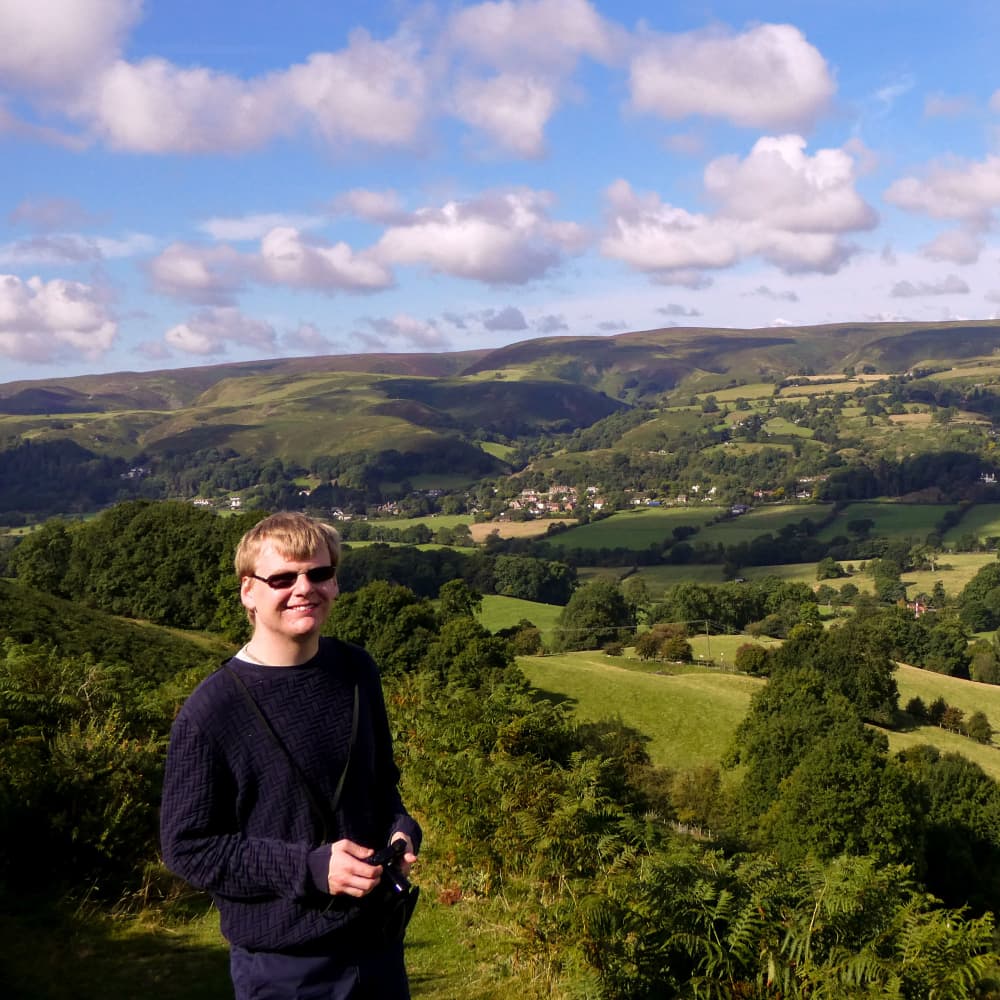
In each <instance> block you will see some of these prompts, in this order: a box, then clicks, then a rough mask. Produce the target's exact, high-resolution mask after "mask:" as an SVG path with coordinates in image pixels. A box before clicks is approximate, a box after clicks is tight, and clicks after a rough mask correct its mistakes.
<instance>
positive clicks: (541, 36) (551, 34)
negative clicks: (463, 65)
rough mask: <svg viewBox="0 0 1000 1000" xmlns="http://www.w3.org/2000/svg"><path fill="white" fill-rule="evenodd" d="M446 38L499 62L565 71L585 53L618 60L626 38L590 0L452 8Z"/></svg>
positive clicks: (521, 0) (513, 0) (511, 0)
mask: <svg viewBox="0 0 1000 1000" xmlns="http://www.w3.org/2000/svg"><path fill="white" fill-rule="evenodd" d="M445 42H446V44H447V45H448V46H449V47H450V48H451V49H453V50H455V51H458V52H460V53H462V54H464V55H466V56H468V57H471V58H473V59H475V60H478V61H480V62H482V63H485V64H487V65H489V66H493V67H495V68H500V69H517V68H522V69H523V68H530V69H532V70H535V71H538V70H541V69H548V70H549V71H551V72H554V73H566V72H568V71H569V70H570V69H572V67H573V66H574V65H575V63H576V61H577V60H578V59H579V58H580V57H581V56H588V57H590V58H591V59H594V60H597V61H599V62H603V63H608V62H612V61H614V60H616V59H617V58H619V56H620V54H621V52H622V49H623V47H624V45H625V44H626V39H625V34H624V32H623V31H622V29H621V28H619V27H618V26H616V25H614V24H613V23H611V22H610V21H606V20H605V19H604V18H602V17H601V15H600V14H599V13H598V12H597V10H596V8H595V7H594V5H593V4H591V3H588V2H587V0H498V2H488V3H479V4H473V5H471V6H468V7H464V8H461V9H460V10H458V11H456V12H455V13H454V14H452V16H451V18H450V20H449V22H448V25H447V28H446V33H445Z"/></svg>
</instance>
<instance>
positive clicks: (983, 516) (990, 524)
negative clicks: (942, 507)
mask: <svg viewBox="0 0 1000 1000" xmlns="http://www.w3.org/2000/svg"><path fill="white" fill-rule="evenodd" d="M967 534H971V535H974V536H975V537H976V538H978V539H979V540H980V541H982V540H983V539H984V538H989V537H990V536H996V537H1000V503H979V504H976V506H975V507H973V508H971V509H970V510H969V511H968V512H967V513H966V515H965V517H963V518H962V520H961V521H959V522H958V524H956V525H955V527H954V528H952V529H951V530H950V531H948V532H947V533H946V534H945V536H944V541H945V544H946V545H947V544H948V543H949V542H954V541H955V540H956V539H958V538H961V537H962V536H963V535H967Z"/></svg>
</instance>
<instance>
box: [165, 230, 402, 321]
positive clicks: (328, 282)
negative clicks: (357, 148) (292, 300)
mask: <svg viewBox="0 0 1000 1000" xmlns="http://www.w3.org/2000/svg"><path fill="white" fill-rule="evenodd" d="M148 271H149V275H150V279H151V281H152V285H153V288H154V290H155V291H157V292H160V293H161V294H163V295H169V296H172V297H174V298H179V299H185V300H187V301H190V302H200V303H204V304H207V305H216V306H222V305H231V304H232V303H233V298H234V296H235V295H236V293H237V292H238V291H240V290H241V289H242V288H243V287H244V286H245V285H246V284H247V283H248V282H263V283H264V284H269V285H284V286H287V287H289V288H308V289H315V290H317V291H322V292H335V291H352V292H372V291H378V290H380V289H383V288H388V287H390V286H391V285H392V283H393V277H392V273H391V272H390V271H389V270H388V269H387V268H386V267H385V266H384V265H383V264H381V263H380V262H379V261H377V260H375V259H373V257H372V256H371V255H370V254H366V253H360V254H359V253H355V252H354V251H353V250H352V249H351V247H349V246H348V245H347V244H346V243H335V244H332V245H328V244H325V243H322V242H320V241H318V240H310V239H307V238H306V237H305V236H304V235H303V234H302V233H301V232H299V230H297V229H294V228H293V227H291V226H278V227H276V228H275V229H272V230H270V231H269V232H268V233H266V234H265V235H264V238H263V239H262V240H261V241H260V248H259V251H258V252H256V253H240V252H239V251H237V250H234V249H233V248H232V247H230V246H228V245H226V244H219V245H218V246H209V247H206V246H194V245H192V244H188V243H174V244H172V245H171V246H169V247H167V248H166V250H164V251H163V253H161V254H159V255H158V256H157V257H156V258H154V259H153V260H152V261H151V262H150V263H149V265H148Z"/></svg>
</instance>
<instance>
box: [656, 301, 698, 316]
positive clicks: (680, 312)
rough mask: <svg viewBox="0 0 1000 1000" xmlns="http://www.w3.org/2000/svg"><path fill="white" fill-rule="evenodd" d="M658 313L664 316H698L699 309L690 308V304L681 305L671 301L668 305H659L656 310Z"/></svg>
mask: <svg viewBox="0 0 1000 1000" xmlns="http://www.w3.org/2000/svg"><path fill="white" fill-rule="evenodd" d="M656 311H657V312H658V313H662V314H663V315H664V316H671V317H688V318H690V317H694V316H700V315H701V311H700V310H698V309H692V308H691V307H690V306H682V305H680V304H679V303H677V302H671V303H670V305H668V306H660V307H659V308H658V309H657V310H656Z"/></svg>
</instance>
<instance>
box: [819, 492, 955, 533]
mask: <svg viewBox="0 0 1000 1000" xmlns="http://www.w3.org/2000/svg"><path fill="white" fill-rule="evenodd" d="M954 509H955V505H954V504H904V503H878V502H865V503H852V504H849V505H848V506H847V507H845V508H844V509H843V510H842V511H841V512H840V513H839V514H838V515H837V516H836V517H835V518H834V519H833V521H831V523H830V524H828V525H827V526H826V527H825V528H824V529H823V530H822V531H821V532H820V535H819V537H820V538H821V539H822V540H824V541H829V540H830V539H831V538H834V537H836V536H837V535H844V536H845V537H848V536H850V532H849V531H848V530H847V523H848V521H855V520H860V519H863V518H868V519H870V520H872V521H874V522H875V523H874V527H873V528H872V529H871V534H873V535H882V536H884V537H886V538H893V539H904V538H913V539H915V540H916V541H920V542H922V541H923V540H924V539H925V538H926V537H927V535H929V534H930V533H931V532H932V531H934V526H935V524H937V522H938V521H940V520H941V518H942V516H943V515H944V514H945V513H946V512H947V511H949V510H954Z"/></svg>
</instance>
